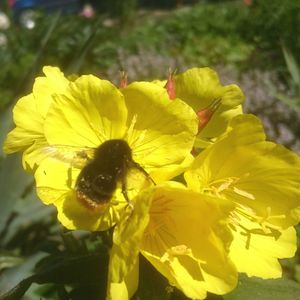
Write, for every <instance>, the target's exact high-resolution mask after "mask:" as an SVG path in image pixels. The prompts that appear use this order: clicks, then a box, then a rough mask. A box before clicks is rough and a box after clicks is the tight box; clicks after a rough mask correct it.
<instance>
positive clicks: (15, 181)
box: [0, 155, 32, 232]
mask: <svg viewBox="0 0 300 300" xmlns="http://www.w3.org/2000/svg"><path fill="white" fill-rule="evenodd" d="M31 181H32V178H31V176H28V174H26V173H25V172H24V171H23V169H22V163H21V157H20V156H19V155H10V156H8V157H6V158H5V159H4V160H3V161H2V163H1V169H0V191H1V210H0V232H1V231H2V230H3V229H4V228H5V226H6V223H7V220H8V218H9V217H10V214H11V213H12V211H13V209H14V206H15V204H16V202H17V200H18V199H19V198H20V197H21V196H22V194H23V192H24V190H25V189H26V187H27V186H28V185H29V184H30V182H31Z"/></svg>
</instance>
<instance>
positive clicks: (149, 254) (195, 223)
mask: <svg viewBox="0 0 300 300" xmlns="http://www.w3.org/2000/svg"><path fill="white" fill-rule="evenodd" d="M221 202H222V201H220V202H219V203H218V202H216V201H215V199H214V198H211V197H209V196H205V195H201V194H199V193H195V192H192V191H190V190H187V189H184V187H183V186H180V187H179V185H178V184H176V186H175V185H173V184H172V185H170V184H169V185H168V186H157V188H156V192H155V195H154V196H153V202H152V205H151V209H150V222H149V225H148V227H147V229H146V231H145V234H144V239H143V243H142V247H141V251H142V254H143V255H144V256H145V257H146V258H147V259H148V260H149V261H150V262H151V263H152V264H153V265H154V266H155V268H157V270H158V271H159V272H161V273H162V274H163V275H164V276H165V277H167V278H168V280H169V281H170V283H171V284H173V285H175V286H176V287H177V288H179V289H181V290H182V291H183V292H184V293H185V295H186V296H188V297H190V298H193V299H204V297H205V295H206V292H207V291H209V292H213V293H216V294H224V293H227V292H229V291H230V290H231V289H233V288H234V287H235V285H236V281H237V273H236V270H235V267H234V266H233V264H232V263H231V262H230V260H229V259H228V257H227V251H228V246H229V244H230V242H231V238H232V237H231V235H230V233H229V231H228V229H227V228H226V226H225V224H223V223H224V222H226V219H227V217H228V213H229V211H230V210H231V209H232V206H231V205H230V204H228V203H227V202H224V203H221ZM219 205H221V207H220V206H219Z"/></svg>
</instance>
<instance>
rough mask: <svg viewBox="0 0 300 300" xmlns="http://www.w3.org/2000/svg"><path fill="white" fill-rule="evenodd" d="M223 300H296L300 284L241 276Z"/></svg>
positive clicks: (299, 291)
mask: <svg viewBox="0 0 300 300" xmlns="http://www.w3.org/2000/svg"><path fill="white" fill-rule="evenodd" d="M223 297H224V300H253V299H257V300H298V299H300V284H298V283H296V282H295V281H292V280H289V279H283V278H281V279H260V278H256V277H251V278H249V277H246V276H241V277H240V280H239V283H238V286H237V288H236V289H235V290H234V291H233V292H231V293H229V294H227V295H225V296H223Z"/></svg>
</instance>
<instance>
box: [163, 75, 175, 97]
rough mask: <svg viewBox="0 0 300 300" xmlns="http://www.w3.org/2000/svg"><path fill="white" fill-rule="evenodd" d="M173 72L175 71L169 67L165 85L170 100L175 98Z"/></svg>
mask: <svg viewBox="0 0 300 300" xmlns="http://www.w3.org/2000/svg"><path fill="white" fill-rule="evenodd" d="M174 73H175V72H172V71H171V69H169V77H168V80H167V83H166V85H165V88H166V89H167V92H168V95H169V98H170V100H174V99H175V98H176V92H175V84H174V80H173V76H174Z"/></svg>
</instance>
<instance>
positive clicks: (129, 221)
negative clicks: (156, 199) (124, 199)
mask: <svg viewBox="0 0 300 300" xmlns="http://www.w3.org/2000/svg"><path fill="white" fill-rule="evenodd" d="M151 196H152V188H150V189H146V190H144V191H142V192H141V193H140V194H138V195H137V196H136V198H134V199H133V209H131V208H128V209H127V210H126V212H125V213H124V214H123V215H122V217H121V220H120V222H119V223H118V224H117V226H116V228H115V230H114V233H113V247H112V250H111V254H110V261H109V276H108V278H109V282H112V283H120V282H122V281H124V280H125V278H126V276H127V274H128V273H129V272H130V271H131V270H132V269H133V268H134V266H135V264H136V262H137V259H138V254H139V251H140V243H141V240H142V238H143V235H144V230H145V228H146V226H147V225H148V222H149V208H150V205H151V200H152V197H151Z"/></svg>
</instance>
